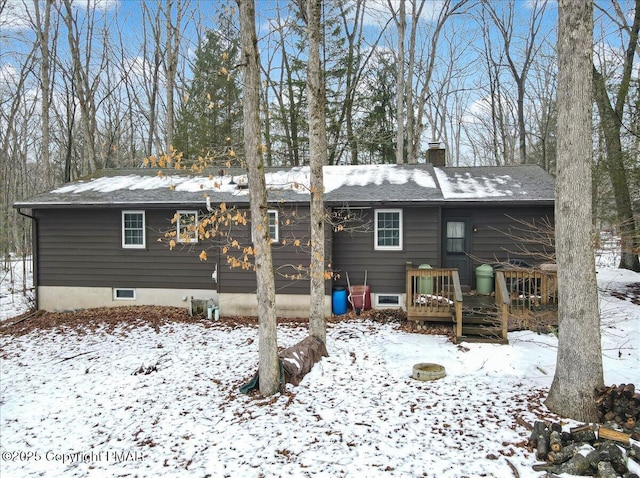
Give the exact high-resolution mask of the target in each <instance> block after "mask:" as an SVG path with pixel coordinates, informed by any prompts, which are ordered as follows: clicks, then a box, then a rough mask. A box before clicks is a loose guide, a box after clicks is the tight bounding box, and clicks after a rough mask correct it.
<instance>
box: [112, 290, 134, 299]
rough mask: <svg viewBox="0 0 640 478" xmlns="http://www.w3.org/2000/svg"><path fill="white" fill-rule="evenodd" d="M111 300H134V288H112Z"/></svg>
mask: <svg viewBox="0 0 640 478" xmlns="http://www.w3.org/2000/svg"><path fill="white" fill-rule="evenodd" d="M113 300H136V290H135V289H113Z"/></svg>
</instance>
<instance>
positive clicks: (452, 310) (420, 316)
mask: <svg viewBox="0 0 640 478" xmlns="http://www.w3.org/2000/svg"><path fill="white" fill-rule="evenodd" d="M406 271H407V275H406V277H407V288H406V297H407V303H406V308H407V319H408V320H410V321H415V322H417V323H424V322H453V324H454V325H455V336H456V342H462V341H466V342H494V343H503V344H506V343H508V339H507V332H508V319H509V317H510V316H513V315H517V314H520V315H522V314H528V315H529V316H533V317H534V320H535V314H536V313H537V311H539V310H540V309H541V308H544V309H545V310H547V311H548V310H554V309H555V310H557V300H558V295H557V275H556V273H555V271H541V270H539V269H522V268H514V269H499V270H496V272H495V284H494V292H493V293H492V295H484V296H481V295H468V294H466V295H465V294H463V293H462V289H461V287H460V280H459V276H458V271H457V269H420V268H414V267H413V266H412V265H411V263H407V268H406Z"/></svg>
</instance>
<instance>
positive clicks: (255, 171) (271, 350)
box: [237, 0, 280, 396]
mask: <svg viewBox="0 0 640 478" xmlns="http://www.w3.org/2000/svg"><path fill="white" fill-rule="evenodd" d="M237 2H238V6H239V7H240V38H241V42H242V59H243V68H244V88H243V93H244V95H243V109H244V145H245V155H246V156H245V157H246V161H247V169H248V179H249V191H250V203H251V205H250V209H251V231H252V233H253V237H254V247H255V258H256V279H257V283H258V291H257V292H258V328H259V346H258V349H259V361H260V363H259V366H258V374H259V377H260V393H261V394H262V395H264V396H268V395H273V394H274V393H276V392H277V391H278V389H279V377H280V368H279V362H278V344H277V333H276V332H277V328H276V299H275V278H274V274H273V259H272V255H271V238H270V237H269V220H268V214H267V213H268V209H267V188H266V184H265V177H264V164H263V160H262V148H261V145H260V113H259V108H260V59H259V56H258V39H257V36H256V26H255V24H256V21H255V5H254V0H237Z"/></svg>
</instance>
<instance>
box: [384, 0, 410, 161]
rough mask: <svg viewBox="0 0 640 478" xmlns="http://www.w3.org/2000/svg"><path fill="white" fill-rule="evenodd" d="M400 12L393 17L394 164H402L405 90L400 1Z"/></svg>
mask: <svg viewBox="0 0 640 478" xmlns="http://www.w3.org/2000/svg"><path fill="white" fill-rule="evenodd" d="M387 2H388V3H389V8H390V9H391V11H392V12H393V11H394V8H393V6H392V4H391V1H390V0H387ZM399 3H400V10H399V11H398V13H397V15H395V17H394V18H395V22H396V26H397V28H398V52H397V55H396V58H397V61H396V67H397V72H396V78H397V83H398V84H397V85H396V87H397V90H396V123H397V131H396V163H397V164H403V163H404V119H405V115H404V89H405V86H404V85H405V77H404V35H405V32H406V31H407V16H406V15H407V13H406V10H405V0H400V2H399Z"/></svg>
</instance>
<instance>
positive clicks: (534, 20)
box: [483, 0, 547, 164]
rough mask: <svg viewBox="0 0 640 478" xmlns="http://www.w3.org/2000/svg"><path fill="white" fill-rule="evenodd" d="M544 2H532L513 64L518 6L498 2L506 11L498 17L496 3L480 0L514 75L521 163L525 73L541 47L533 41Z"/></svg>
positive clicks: (524, 135) (524, 142)
mask: <svg viewBox="0 0 640 478" xmlns="http://www.w3.org/2000/svg"><path fill="white" fill-rule="evenodd" d="M546 6H547V2H546V0H545V1H542V2H534V3H533V4H532V8H531V19H530V23H529V25H528V28H527V38H526V43H525V46H524V52H522V53H520V54H519V55H520V58H521V66H520V67H518V65H516V62H517V58H515V57H514V52H513V51H512V44H513V40H514V35H515V33H514V15H515V9H516V8H519V6H517V5H516V4H515V3H514V2H513V0H510V1H509V2H508V3H503V4H500V7H501V8H506V9H507V14H506V15H503V16H502V18H501V16H500V15H499V14H498V11H497V9H496V4H495V3H492V2H490V1H487V0H484V1H483V8H485V9H487V10H488V12H489V15H490V16H491V19H492V20H493V23H494V25H495V26H496V28H497V30H498V32H499V33H500V35H501V36H502V42H503V47H504V56H505V59H506V62H507V66H508V69H509V71H510V72H511V75H512V77H513V81H514V82H515V84H516V91H517V96H516V110H517V128H518V145H519V156H520V161H519V162H520V163H521V164H525V163H526V162H527V129H526V124H525V113H524V99H525V98H524V96H525V85H526V82H527V75H528V74H529V70H530V68H531V64H532V63H533V61H534V59H535V57H536V54H537V53H538V50H539V48H540V45H538V44H536V37H537V36H538V34H539V33H540V28H541V27H542V25H543V21H544V12H545V9H546Z"/></svg>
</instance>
